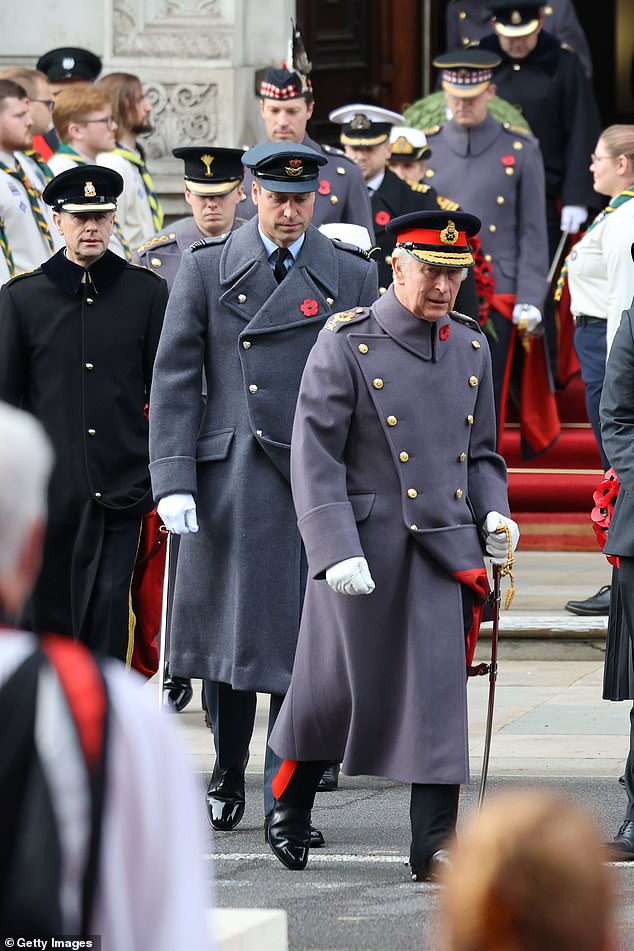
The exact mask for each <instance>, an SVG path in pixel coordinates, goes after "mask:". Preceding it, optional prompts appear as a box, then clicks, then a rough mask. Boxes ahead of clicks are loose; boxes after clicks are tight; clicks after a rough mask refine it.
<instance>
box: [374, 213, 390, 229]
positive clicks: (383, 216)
mask: <svg viewBox="0 0 634 951" xmlns="http://www.w3.org/2000/svg"><path fill="white" fill-rule="evenodd" d="M390 217H391V216H390V215H388V213H387V211H377V213H376V215H375V216H374V220H375V222H376V223H377V225H381V227H383V226H385V225H386V224H387V223H388V221H390Z"/></svg>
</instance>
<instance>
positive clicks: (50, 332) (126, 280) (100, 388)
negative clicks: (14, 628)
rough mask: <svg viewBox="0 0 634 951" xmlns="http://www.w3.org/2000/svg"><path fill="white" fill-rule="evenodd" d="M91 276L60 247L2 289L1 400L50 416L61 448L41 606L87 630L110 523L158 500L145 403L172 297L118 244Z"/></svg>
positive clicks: (58, 626) (52, 621)
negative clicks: (95, 563) (100, 549)
mask: <svg viewBox="0 0 634 951" xmlns="http://www.w3.org/2000/svg"><path fill="white" fill-rule="evenodd" d="M88 273H89V275H90V281H89V282H85V281H84V277H85V275H86V272H85V271H84V269H83V268H81V267H79V266H78V265H76V264H74V263H73V262H71V261H70V260H69V259H68V258H67V257H66V256H65V255H64V252H63V251H59V252H58V253H57V254H56V255H54V257H52V258H51V259H50V260H48V261H46V262H45V263H44V264H43V265H42V266H41V267H40V268H38V269H37V270H35V271H33V272H32V273H30V274H23V275H20V276H19V277H16V278H14V279H13V280H12V281H10V282H9V283H8V284H7V285H6V286H5V287H4V288H2V290H1V291H0V399H3V400H5V401H6V402H9V403H13V404H15V405H18V406H20V405H21V406H22V407H23V408H24V409H26V410H28V411H29V412H31V413H33V415H34V416H36V417H37V418H38V419H39V420H40V422H41V423H42V425H43V426H44V428H45V430H46V432H47V433H48V435H49V437H50V439H51V441H52V443H53V447H54V449H55V456H56V461H55V467H54V470H53V474H52V478H51V482H50V487H49V515H48V526H47V535H46V540H45V557H44V563H43V566H42V572H41V574H40V578H39V580H38V584H37V586H36V588H35V592H34V596H33V612H32V613H33V617H34V618H36V619H37V622H38V627H39V629H48V630H56V631H60V632H62V633H66V634H70V633H74V634H76V635H77V636H78V635H79V631H80V629H81V623H82V621H83V618H84V615H85V612H86V610H87V604H88V601H89V599H90V594H91V585H92V584H93V583H94V577H93V574H92V571H93V569H92V568H91V567H90V565H91V560H93V559H94V558H95V555H96V546H97V545H98V543H99V538H100V537H101V535H102V533H103V527H104V519H105V518H106V517H112V516H114V517H119V516H120V517H127V516H130V517H133V516H138V518H139V523H140V517H141V515H143V514H145V513H146V512H148V511H150V510H151V508H152V505H153V503H152V495H151V491H150V478H149V472H148V462H149V460H148V424H147V418H146V414H145V407H146V404H147V401H148V398H149V393H150V384H151V380H152V367H153V363H154V356H155V353H156V348H157V346H158V340H159V336H160V333H161V326H162V323H163V314H164V311H165V304H166V301H167V285H166V284H165V282H164V281H162V280H161V279H160V278H158V277H157V276H156V275H155V274H151V273H150V272H149V271H147V270H145V269H144V268H138V267H134V266H133V265H132V264H128V263H127V262H126V261H125V260H124V259H123V258H121V257H119V256H118V255H116V254H113V253H112V252H111V251H106V253H105V254H104V256H103V257H102V258H100V259H99V260H98V261H97V262H96V263H95V264H93V265H92V266H91V267H90V269H89V272H88ZM91 548H94V549H95V550H91ZM132 562H134V553H133V556H132ZM82 565H83V566H84V568H82V567H81V566H82ZM71 568H72V574H71ZM91 579H92V580H91ZM71 584H72V587H73V590H74V592H75V595H73V598H72V602H71V597H70V593H69V592H70V589H71Z"/></svg>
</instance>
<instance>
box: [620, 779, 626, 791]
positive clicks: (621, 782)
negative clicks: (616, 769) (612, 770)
mask: <svg viewBox="0 0 634 951" xmlns="http://www.w3.org/2000/svg"><path fill="white" fill-rule="evenodd" d="M619 786H623V788H624V789H625V776H619Z"/></svg>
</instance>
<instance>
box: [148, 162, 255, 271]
mask: <svg viewBox="0 0 634 951" xmlns="http://www.w3.org/2000/svg"><path fill="white" fill-rule="evenodd" d="M172 155H173V156H174V157H175V158H179V159H182V160H183V162H184V163H185V169H184V176H183V177H184V179H185V201H186V202H187V204H188V205H190V206H191V209H192V214H191V216H190V217H187V218H179V220H178V221H174V222H172V224H171V225H170V226H169V228H165V230H164V231H159V233H158V234H156V235H154V237H153V238H150V240H149V241H146V243H145V244H142V245H141V247H140V248H139V249H138V250H137V251H136V252H135V254H134V257H133V258H132V260H133V261H134V263H135V264H142V265H143V266H144V267H149V268H151V269H152V270H153V271H156V273H157V274H160V276H161V277H163V278H165V280H166V281H167V285H168V287H169V288H170V290H171V289H172V284H173V283H174V278H175V277H176V272H177V271H178V268H179V265H180V263H181V255H182V254H183V251H187V249H188V248H190V247H191V245H192V244H193V243H194V241H200V239H201V238H215V237H217V236H218V235H222V234H227V233H228V232H229V231H233V229H234V228H237V227H239V226H240V225H241V224H242V223H243V222H244V218H236V210H237V208H239V206H240V202H242V201H243V199H244V190H243V188H242V179H243V177H244V166H243V164H242V161H241V159H242V156H243V155H244V151H243V149H217V148H215V147H214V146H200V145H199V146H191V147H189V148H181V149H174V150H173V152H172Z"/></svg>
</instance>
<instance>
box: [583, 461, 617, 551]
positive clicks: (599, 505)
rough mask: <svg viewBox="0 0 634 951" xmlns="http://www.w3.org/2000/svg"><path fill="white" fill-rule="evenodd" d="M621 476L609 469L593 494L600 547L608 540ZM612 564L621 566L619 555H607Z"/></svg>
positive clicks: (593, 524) (595, 522) (596, 533)
mask: <svg viewBox="0 0 634 951" xmlns="http://www.w3.org/2000/svg"><path fill="white" fill-rule="evenodd" d="M619 488H620V486H619V478H618V476H617V474H616V472H615V471H614V469H608V471H607V472H606V473H605V476H604V477H603V479H602V481H601V482H600V483H599V484H598V486H597V487H596V489H595V490H594V492H593V494H592V498H593V500H594V508H593V509H592V512H591V513H590V518H591V519H592V528H593V529H594V534H595V535H596V536H597V541H598V543H599V548H601V549H603V547H604V546H605V543H606V542H607V540H608V529H609V527H610V522H611V521H612V513H613V512H614V503H615V502H616V499H617V497H618V494H619ZM605 557H606V558H607V559H608V561H609V562H610V564H611V565H614V566H615V567H616V568H618V567H619V557H618V555H606V556H605Z"/></svg>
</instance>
